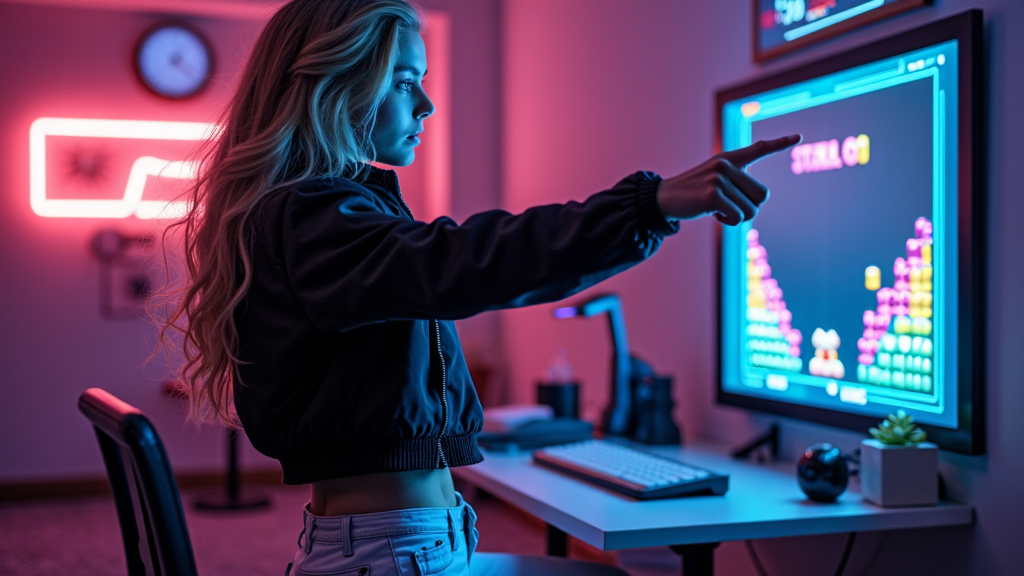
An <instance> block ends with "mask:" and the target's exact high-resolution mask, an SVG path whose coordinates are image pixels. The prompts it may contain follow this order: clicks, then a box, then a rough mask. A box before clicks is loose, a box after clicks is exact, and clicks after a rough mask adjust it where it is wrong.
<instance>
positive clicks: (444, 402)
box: [398, 189, 448, 468]
mask: <svg viewBox="0 0 1024 576" xmlns="http://www.w3.org/2000/svg"><path fill="white" fill-rule="evenodd" d="M398 201H399V202H401V203H402V208H405V212H406V214H408V215H409V217H410V218H412V219H415V216H413V215H412V210H411V209H410V208H409V205H408V204H406V203H405V198H404V197H403V196H402V190H401V189H398ZM434 329H435V330H436V331H437V358H438V360H440V361H441V410H442V414H443V415H444V422H443V423H442V424H441V434H440V435H439V436H438V437H437V465H436V466H437V467H438V468H447V467H448V457H447V456H445V454H444V447H443V446H442V445H441V439H442V438H444V437H445V435H447V434H448V369H447V368H446V367H445V365H444V353H443V352H442V351H441V323H440V322H438V321H437V320H436V319H435V320H434Z"/></svg>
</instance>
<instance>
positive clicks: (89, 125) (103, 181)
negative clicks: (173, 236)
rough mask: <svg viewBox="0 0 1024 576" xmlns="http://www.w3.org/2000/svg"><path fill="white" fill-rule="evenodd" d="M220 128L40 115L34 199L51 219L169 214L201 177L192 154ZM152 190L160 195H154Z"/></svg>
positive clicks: (34, 131) (33, 133)
mask: <svg viewBox="0 0 1024 576" xmlns="http://www.w3.org/2000/svg"><path fill="white" fill-rule="evenodd" d="M218 130H219V129H218V127H217V126H216V125H214V124H207V123H201V122H165V121H150V120H102V119H85V118H40V119H38V120H36V121H35V122H33V123H32V127H31V129H30V131H29V163H30V167H29V171H30V176H29V199H30V204H31V207H32V211H33V212H35V213H36V214H38V215H39V216H42V217H44V218H114V219H119V218H129V217H135V218H139V219H163V218H177V217H180V216H181V215H182V214H184V212H185V211H186V210H187V208H188V206H187V205H186V203H185V202H184V201H180V200H172V198H175V197H177V196H179V194H180V193H181V192H183V191H184V190H185V189H186V186H187V183H188V182H189V181H191V180H193V179H194V178H195V177H196V165H195V164H194V163H193V162H189V161H188V160H186V158H188V157H189V156H190V155H191V154H192V153H193V152H194V151H195V149H196V147H197V146H198V145H199V144H200V143H202V142H203V141H205V140H208V139H209V138H212V137H215V136H216V135H217V133H218ZM151 196H152V197H151Z"/></svg>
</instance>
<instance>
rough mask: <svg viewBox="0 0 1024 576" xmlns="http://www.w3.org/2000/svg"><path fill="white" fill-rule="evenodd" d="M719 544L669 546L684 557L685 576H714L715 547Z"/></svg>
mask: <svg viewBox="0 0 1024 576" xmlns="http://www.w3.org/2000/svg"><path fill="white" fill-rule="evenodd" d="M718 544H719V542H712V543H710V544H683V545H680V546H669V548H670V549H671V550H672V551H673V552H675V553H676V554H679V555H680V556H682V557H683V576H714V574H715V548H718Z"/></svg>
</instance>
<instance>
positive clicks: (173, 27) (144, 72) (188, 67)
mask: <svg viewBox="0 0 1024 576" xmlns="http://www.w3.org/2000/svg"><path fill="white" fill-rule="evenodd" d="M135 69H136V72H137V73H138V75H139V80H141V82H142V84H143V86H145V87H146V88H148V89H149V90H150V91H151V92H153V93H154V94H156V95H158V96H162V97H164V98H170V99H174V100H180V99H183V98H188V97H190V96H194V95H195V94H197V93H199V92H200V91H201V90H202V89H203V88H204V87H205V86H206V85H207V83H208V82H209V80H210V74H211V73H212V70H213V53H212V51H211V49H210V44H209V43H208V42H207V41H206V39H205V38H203V37H202V36H201V35H200V34H199V33H198V32H197V31H195V30H193V29H192V28H189V27H187V26H185V25H183V24H160V25H158V26H156V27H154V28H151V29H150V30H148V31H147V32H146V33H145V34H143V36H142V39H141V40H140V41H139V45H138V48H137V49H136V51H135Z"/></svg>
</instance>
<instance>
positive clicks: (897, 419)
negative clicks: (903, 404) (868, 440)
mask: <svg viewBox="0 0 1024 576" xmlns="http://www.w3.org/2000/svg"><path fill="white" fill-rule="evenodd" d="M868 432H869V433H870V434H871V435H872V436H874V437H875V440H878V441H879V442H881V443H882V444H887V445H889V446H906V445H907V444H917V443H919V442H924V441H925V438H927V434H925V432H924V430H921V429H920V428H918V427H917V424H915V423H914V419H913V417H911V416H910V415H909V414H907V413H906V412H904V411H903V410H899V411H898V412H896V413H895V414H889V416H888V417H887V418H886V419H885V420H882V423H881V424H879V426H878V428H871V429H869V430H868Z"/></svg>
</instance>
